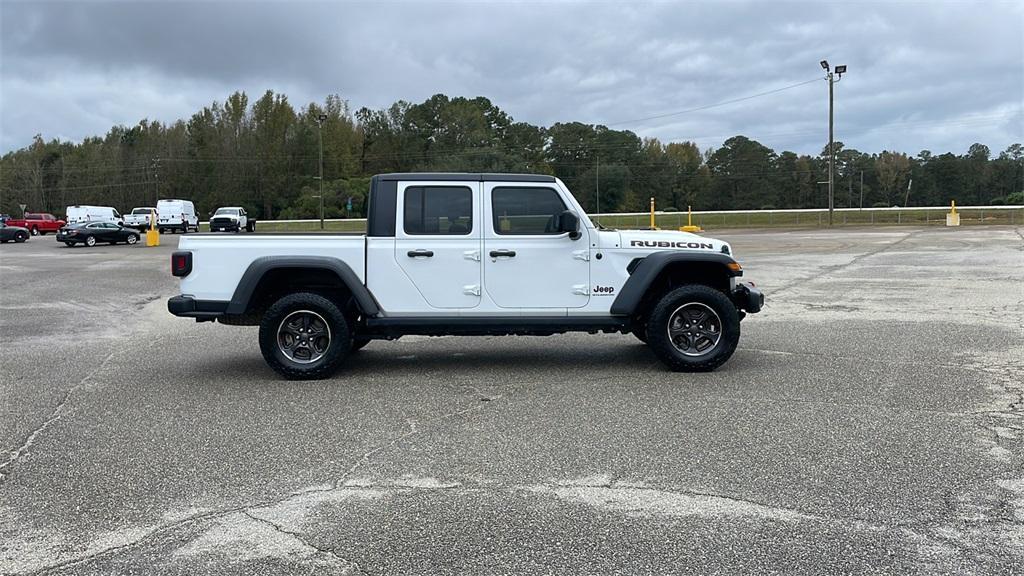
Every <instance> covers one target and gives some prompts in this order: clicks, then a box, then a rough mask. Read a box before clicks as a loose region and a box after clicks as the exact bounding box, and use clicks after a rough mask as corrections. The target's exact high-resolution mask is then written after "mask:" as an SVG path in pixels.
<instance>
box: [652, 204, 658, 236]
mask: <svg viewBox="0 0 1024 576" xmlns="http://www.w3.org/2000/svg"><path fill="white" fill-rule="evenodd" d="M650 229H651V230H657V229H658V227H657V226H655V225H654V198H653V197H652V198H651V228H650Z"/></svg>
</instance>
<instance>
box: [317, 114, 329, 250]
mask: <svg viewBox="0 0 1024 576" xmlns="http://www.w3.org/2000/svg"><path fill="white" fill-rule="evenodd" d="M326 121H327V114H320V115H319V116H317V117H316V127H317V132H318V134H319V135H320V177H319V178H318V180H320V229H321V230H323V229H324V122H326Z"/></svg>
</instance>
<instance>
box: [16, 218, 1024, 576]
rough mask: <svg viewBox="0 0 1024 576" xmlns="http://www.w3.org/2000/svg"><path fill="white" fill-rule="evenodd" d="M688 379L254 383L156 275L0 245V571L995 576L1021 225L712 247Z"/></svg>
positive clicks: (1018, 537) (412, 376) (167, 248)
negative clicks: (736, 304)
mask: <svg viewBox="0 0 1024 576" xmlns="http://www.w3.org/2000/svg"><path fill="white" fill-rule="evenodd" d="M708 235H709V236H714V237H719V238H722V239H725V240H728V241H730V242H731V243H732V244H733V248H734V250H735V252H736V254H737V256H738V259H739V260H740V261H741V262H742V263H743V264H744V267H745V269H746V271H747V279H750V280H753V281H755V282H756V283H757V284H758V286H760V287H762V288H763V289H764V291H765V293H766V295H767V299H768V305H767V307H766V309H765V310H764V311H763V313H761V314H758V315H754V316H751V317H749V318H748V319H747V320H745V321H744V323H743V336H742V338H741V340H740V347H739V349H738V350H737V352H736V354H735V355H734V356H733V358H732V360H730V361H729V362H728V363H727V364H726V365H725V366H723V367H722V368H720V369H719V370H718V371H716V372H714V373H710V374H675V373H671V372H668V371H666V370H665V368H663V366H662V365H661V364H660V363H659V362H658V361H657V360H656V358H655V357H654V355H653V354H652V353H651V352H650V351H649V350H648V349H647V348H646V347H645V346H643V345H641V344H640V343H639V342H638V341H637V340H636V339H634V338H633V337H632V336H630V335H594V336H591V335H575V334H574V335H563V336H554V337H547V338H530V337H490V338H457V337H446V338H425V337H420V338H413V337H408V338H403V339H401V340H399V341H397V342H372V343H370V345H369V346H367V347H366V348H365V349H364V350H362V351H360V352H358V353H357V354H355V355H354V356H353V357H352V358H351V360H350V361H349V364H348V365H347V366H346V367H345V368H344V369H343V370H342V371H340V372H339V373H338V374H337V375H336V376H335V377H333V378H331V379H329V380H324V381H317V382H289V381H283V380H281V379H279V378H278V377H277V376H276V374H275V373H274V372H272V371H271V370H270V369H269V368H268V367H267V366H266V365H265V364H264V362H263V360H262V358H261V356H260V353H259V348H258V345H257V342H256V329H255V328H249V327H231V326H222V325H217V324H210V323H205V324H196V323H193V322H191V321H189V320H186V319H180V318H175V317H173V316H171V315H169V314H168V313H167V312H166V304H165V301H166V298H167V297H169V296H171V295H174V294H176V293H177V282H176V281H175V280H174V279H173V278H172V277H171V276H170V274H169V254H170V252H171V251H172V250H173V249H174V247H175V246H176V244H177V238H176V237H166V236H165V237H164V238H163V239H162V240H163V243H164V245H163V246H161V247H160V248H146V247H143V246H134V247H128V246H111V247H106V246H104V247H96V248H92V249H89V248H84V247H80V248H70V249H69V248H65V247H63V246H61V245H59V244H57V243H56V242H55V241H54V240H53V238H52V237H51V236H46V237H40V238H33V239H31V240H30V241H29V242H27V243H25V244H18V245H15V244H5V245H3V246H2V247H0V444H2V448H3V453H2V454H0V474H2V475H3V477H2V479H0V573H3V574H50V573H54V574H183V575H184V574H188V575H196V574H218V575H219V574H310V573H314V574H363V573H365V574H464V573H487V574H655V573H657V574H675V573H709V572H715V573H800V574H850V573H980V574H1014V573H1016V574H1019V573H1022V572H1024V466H1022V451H1021V448H1022V442H1024V440H1022V434H1024V399H1022V398H1024V397H1022V392H1024V384H1022V382H1024V367H1022V366H1024V329H1022V326H1024V235H1022V230H1021V229H1020V228H1011V227H994V226H993V227H972V228H961V229H939V228H876V229H868V228H865V229H855V230H851V229H843V230H835V231H830V230H793V231H765V232H758V231H727V232H721V233H718V232H714V231H711V232H709V233H708Z"/></svg>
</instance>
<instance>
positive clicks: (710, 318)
mask: <svg viewBox="0 0 1024 576" xmlns="http://www.w3.org/2000/svg"><path fill="white" fill-rule="evenodd" d="M668 339H669V341H670V342H672V346H673V347H675V349H676V350H678V351H679V352H680V353H682V354H684V355H686V356H704V355H705V354H708V353H710V352H711V351H712V350H714V349H715V347H717V346H718V341H719V340H721V339H722V319H721V318H719V317H718V314H717V313H716V312H715V311H714V310H712V309H711V307H710V306H708V305H707V304H702V303H700V302H687V303H686V304H683V305H682V306H680V307H679V308H676V309H675V311H674V312H672V315H671V316H669V317H668Z"/></svg>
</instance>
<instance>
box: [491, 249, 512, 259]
mask: <svg viewBox="0 0 1024 576" xmlns="http://www.w3.org/2000/svg"><path fill="white" fill-rule="evenodd" d="M500 256H506V257H508V258H515V257H516V251H515V250H491V258H498V257H500Z"/></svg>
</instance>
